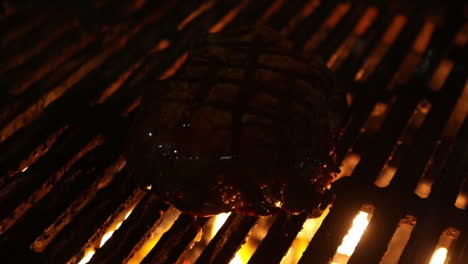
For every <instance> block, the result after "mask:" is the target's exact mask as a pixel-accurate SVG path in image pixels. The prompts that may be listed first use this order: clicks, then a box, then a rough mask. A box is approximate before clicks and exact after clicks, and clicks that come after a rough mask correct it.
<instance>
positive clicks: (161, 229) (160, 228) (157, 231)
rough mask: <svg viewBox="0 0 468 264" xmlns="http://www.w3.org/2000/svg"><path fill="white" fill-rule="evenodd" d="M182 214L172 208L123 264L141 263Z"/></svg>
mask: <svg viewBox="0 0 468 264" xmlns="http://www.w3.org/2000/svg"><path fill="white" fill-rule="evenodd" d="M181 213H182V212H181V211H179V210H177V209H176V208H175V207H172V206H171V207H170V208H169V209H168V210H167V211H166V212H165V213H164V215H163V216H161V221H156V222H155V223H154V224H153V226H152V227H151V228H150V229H149V230H148V231H147V232H146V234H145V235H144V237H143V239H142V240H141V241H140V243H139V244H138V245H137V246H136V247H135V248H134V249H133V250H132V252H131V253H130V255H129V257H128V258H127V259H125V260H124V261H123V262H122V263H127V264H138V263H141V262H142V261H143V259H144V258H145V257H146V256H147V255H148V254H149V252H150V251H151V250H152V249H153V248H154V247H155V246H156V244H157V243H158V242H159V240H160V239H161V237H162V236H163V235H164V233H166V232H167V231H168V230H169V229H170V228H171V227H172V225H173V224H174V223H175V221H176V220H177V218H179V216H180V214H181Z"/></svg>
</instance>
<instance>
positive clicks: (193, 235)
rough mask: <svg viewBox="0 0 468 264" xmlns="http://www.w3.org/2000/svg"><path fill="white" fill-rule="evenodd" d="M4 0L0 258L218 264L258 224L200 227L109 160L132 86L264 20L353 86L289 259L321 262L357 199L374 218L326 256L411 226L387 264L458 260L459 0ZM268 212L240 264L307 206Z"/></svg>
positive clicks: (462, 123)
mask: <svg viewBox="0 0 468 264" xmlns="http://www.w3.org/2000/svg"><path fill="white" fill-rule="evenodd" d="M0 3H1V4H2V5H1V6H2V7H1V8H0V32H1V33H0V35H1V36H2V38H1V40H0V47H1V48H0V49H1V51H0V61H1V63H0V84H1V87H2V88H0V153H2V155H1V156H0V256H1V257H2V258H3V259H4V260H3V261H6V262H5V263H42V262H43V263H70V264H72V263H80V264H81V263H84V261H83V258H89V261H90V262H89V263H120V262H125V263H127V262H128V263H139V262H140V261H141V263H181V264H188V263H193V262H196V263H229V262H230V261H231V260H232V259H233V258H234V256H235V255H236V252H237V253H238V252H239V248H241V246H242V244H243V242H244V240H245V239H246V237H248V236H249V235H250V236H252V234H251V233H250V232H251V231H252V230H255V229H256V228H257V227H258V226H256V228H255V229H253V227H254V226H255V225H256V224H259V223H260V221H259V220H258V219H257V218H256V217H250V216H240V215H235V214H231V215H230V216H229V217H228V219H227V221H226V222H225V223H224V225H223V226H222V227H221V229H220V230H219V231H218V232H217V233H216V235H215V236H214V237H213V238H208V237H207V235H206V232H204V233H203V232H202V231H201V230H202V228H203V230H205V231H208V230H207V229H209V228H210V227H211V224H210V219H209V218H198V219H196V218H194V217H191V216H189V215H186V214H184V213H182V214H180V215H179V212H178V211H176V210H174V209H173V208H172V207H170V206H168V205H166V204H163V203H161V202H160V201H159V200H158V199H157V198H156V197H155V196H154V195H152V194H151V193H149V192H148V193H147V192H146V191H145V190H132V189H131V188H129V187H128V186H131V183H130V182H129V181H130V179H128V178H127V170H126V168H125V159H124V158H123V155H122V153H123V147H124V143H125V136H126V133H127V132H126V131H127V130H128V127H129V126H130V124H131V120H132V118H133V116H134V112H135V111H136V110H137V108H138V106H139V104H140V100H141V92H142V87H143V86H145V85H147V83H152V82H156V81H157V80H158V79H159V78H165V77H168V76H169V75H170V74H171V73H172V72H174V71H175V69H176V67H175V66H177V60H179V62H182V61H183V58H184V56H186V55H184V54H186V51H187V50H188V49H189V48H190V46H191V45H192V44H193V43H194V41H197V40H198V39H199V38H201V37H203V35H204V34H206V33H207V32H218V31H222V30H227V29H229V28H234V27H237V26H242V25H253V24H264V25H268V26H270V27H272V28H274V29H277V30H278V31H280V32H281V33H282V34H283V35H285V36H288V37H289V38H290V39H291V40H293V41H294V44H295V47H296V49H298V50H301V51H304V56H309V55H311V54H313V53H316V54H318V55H319V56H320V57H321V59H322V60H323V61H324V62H325V63H327V65H328V66H329V67H330V68H331V69H332V70H333V71H334V72H335V73H336V74H337V76H338V83H339V85H343V86H345V87H347V88H348V89H349V94H348V97H349V98H348V99H349V102H350V108H349V111H348V115H347V117H346V119H345V121H344V123H343V131H344V132H343V135H342V137H341V139H340V142H339V143H338V145H337V154H338V159H339V161H343V160H344V161H345V162H348V163H349V161H347V160H346V157H354V158H355V161H354V163H356V164H355V167H354V169H353V170H350V171H351V173H349V174H351V175H345V176H348V177H343V178H342V179H340V180H339V181H337V182H336V184H335V185H334V187H333V189H334V192H335V193H336V194H337V200H336V202H335V203H334V205H333V207H331V208H330V211H329V213H328V215H327V216H326V217H325V218H324V220H323V222H322V223H321V225H320V227H318V230H317V232H316V233H315V235H314V236H313V237H312V240H311V241H310V243H308V245H307V246H306V249H305V251H304V252H296V253H295V254H297V255H298V257H297V258H298V259H299V258H300V260H299V263H324V264H325V263H330V261H331V259H333V257H334V255H335V253H336V251H337V249H338V247H339V246H340V244H341V242H342V240H343V238H344V237H345V235H346V234H347V232H348V230H350V228H351V226H352V224H353V223H352V221H353V218H354V217H355V216H356V214H357V213H358V212H359V210H364V209H363V208H372V218H370V222H369V225H368V226H367V229H365V232H364V234H363V235H362V237H361V239H360V241H359V243H358V245H357V246H356V248H355V250H354V253H353V254H352V255H351V256H349V257H350V258H349V260H347V262H346V261H344V260H343V261H342V260H339V261H341V262H338V263H339V264H342V263H350V264H351V263H379V262H380V261H381V259H382V258H383V257H384V256H385V257H387V260H388V259H389V258H391V257H388V256H389V255H392V254H397V253H391V252H390V251H391V250H395V251H398V250H396V249H395V248H398V246H396V245H393V244H392V243H397V242H394V237H395V236H397V233H398V232H399V231H398V230H399V226H402V225H403V224H402V223H403V222H404V223H408V221H409V222H411V223H410V225H411V227H412V230H411V231H410V233H408V234H406V236H407V239H408V241H407V243H406V244H405V245H401V244H400V249H399V250H400V251H401V257H400V258H399V261H398V263H415V262H417V263H429V261H430V259H431V257H432V255H433V253H434V252H435V251H436V250H437V249H439V248H442V251H440V254H443V253H444V252H445V251H444V250H445V249H446V250H447V252H448V255H447V259H448V262H446V263H468V253H467V250H466V249H467V246H468V235H467V233H468V226H467V224H466V223H467V222H468V216H467V211H466V209H460V208H458V207H456V206H455V204H456V201H457V197H459V192H460V191H461V190H462V189H463V188H464V189H465V191H466V185H467V183H466V181H467V180H468V178H467V177H468V174H467V171H468V167H467V164H468V163H467V162H466V160H467V159H468V154H467V153H468V138H467V135H468V118H467V113H466V109H464V108H463V106H464V105H466V102H464V101H466V95H464V93H466V90H467V89H468V88H467V87H468V86H467V85H468V80H467V76H468V74H467V71H468V70H467V64H466V61H468V57H467V54H468V53H467V52H466V51H467V47H466V44H467V41H466V40H467V39H468V30H467V29H468V24H467V23H468V22H467V17H466V14H465V17H464V16H463V15H462V14H461V13H462V10H463V8H465V9H466V8H467V5H466V4H464V3H463V1H460V2H456V1H454V2H453V3H442V2H441V3H435V2H434V3H433V4H427V5H425V7H424V8H420V5H421V4H422V3H423V1H414V2H410V3H409V2H408V3H404V2H402V1H388V2H385V1H383V2H382V1H339V0H332V1H318V0H307V1H306V0H304V1H292V2H289V1H283V0H275V1H266V0H260V1H257V0H255V1H254V0H238V1H236V0H229V1H220V0H206V1H203V0H197V1H177V0H165V1H145V0H142V1H130V0H124V1H115V0H100V1H89V0H86V1H71V2H70V3H68V2H67V5H68V4H69V5H68V6H65V5H63V4H61V3H59V1H51V2H50V3H49V4H42V5H38V4H36V3H34V2H33V1H21V2H19V3H16V2H13V1H9V0H3V1H0ZM418 5H419V6H418ZM463 95H464V96H463ZM460 98H462V99H460ZM463 100H464V101H463ZM424 105H427V106H429V107H427V108H425V110H424V109H423V110H424V111H425V112H424V113H423V114H424V116H423V117H421V116H418V117H417V116H416V115H417V114H418V113H419V114H421V113H422V112H421V111H419V112H418V109H419V110H421V107H422V106H424ZM454 109H461V110H460V111H459V112H457V113H456V114H452V112H453V111H454ZM379 111H380V112H379ZM416 118H419V119H418V120H416ZM356 157H358V158H356ZM385 173H389V175H391V176H385ZM379 175H380V176H379ZM385 177H387V178H386V179H385V180H383V179H381V178H385ZM376 180H377V182H376ZM385 181H386V183H385ZM379 182H380V183H379ZM464 182H465V183H464ZM463 184H464V186H465V187H462V186H463ZM377 185H378V186H377ZM152 188H156V187H153V186H152ZM418 195H419V196H418ZM420 196H422V198H421V197H420ZM363 206H364V207H363ZM130 212H131V214H129V213H130ZM402 219H406V220H402ZM408 219H410V220H411V221H410V220H408ZM268 221H269V224H268V225H265V226H267V227H265V230H263V232H265V233H266V236H264V238H262V239H261V241H256V242H255V243H257V245H256V246H255V247H256V249H255V250H254V252H251V253H252V254H251V257H250V260H249V263H280V262H281V261H282V259H283V262H281V263H283V264H286V260H285V258H284V256H285V255H286V254H287V252H288V250H291V245H292V244H294V243H293V242H294V240H295V239H296V237H297V236H298V233H299V232H300V231H301V228H302V227H303V225H304V222H305V221H306V216H304V215H298V216H291V215H286V214H280V215H278V216H276V217H273V218H271V219H269V220H268ZM402 221H403V222H402ZM405 221H406V222H405ZM163 225H167V226H163ZM112 232H113V233H112ZM401 232H402V231H401ZM110 234H112V235H110ZM398 234H399V233H398ZM200 237H201V241H200V242H198V243H196V241H197V239H199V238H200ZM107 239H108V240H107ZM104 241H105V243H104ZM447 241H453V243H452V244H450V243H449V242H447ZM389 243H390V244H389ZM399 243H403V242H399ZM202 244H204V245H206V247H203V246H202ZM389 245H390V247H389ZM246 246H249V245H248V244H247V245H246ZM201 248H202V249H203V251H202V252H201V255H200V256H199V257H198V259H196V260H195V259H190V261H189V257H190V256H196V255H197V254H192V253H191V252H192V251H193V250H199V249H201ZM388 249H389V250H390V251H388ZM11 252H18V254H11ZM398 254H399V253H398ZM301 255H302V256H301ZM392 256H394V255H392ZM385 257H384V258H385ZM396 258H398V256H397V257H396ZM240 259H242V258H240V257H239V256H236V258H235V259H234V261H240ZM192 261H193V262H192ZM234 261H233V262H232V263H244V262H234ZM396 261H397V260H395V261H394V262H391V263H396Z"/></svg>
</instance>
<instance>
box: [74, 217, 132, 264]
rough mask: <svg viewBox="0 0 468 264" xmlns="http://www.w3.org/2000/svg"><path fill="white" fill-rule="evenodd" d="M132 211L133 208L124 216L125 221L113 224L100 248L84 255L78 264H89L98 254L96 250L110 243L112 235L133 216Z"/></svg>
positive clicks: (89, 250)
mask: <svg viewBox="0 0 468 264" xmlns="http://www.w3.org/2000/svg"><path fill="white" fill-rule="evenodd" d="M132 211H133V208H131V209H130V210H129V211H128V212H127V213H126V214H125V216H124V218H123V220H121V221H116V222H115V223H114V224H112V225H111V226H110V227H109V228H108V229H107V230H106V232H105V233H104V235H103V236H102V238H101V240H100V242H99V247H96V248H89V249H88V250H87V251H86V253H85V254H84V256H83V258H82V259H81V260H80V261H79V262H78V264H86V263H88V262H89V261H90V260H91V258H92V257H93V255H94V253H96V249H98V248H102V247H103V246H104V244H106V243H107V241H109V239H110V238H111V237H112V235H113V234H114V232H115V231H116V230H117V229H119V228H120V226H121V225H122V223H123V222H124V221H125V220H127V218H128V217H129V216H130V215H131V214H132Z"/></svg>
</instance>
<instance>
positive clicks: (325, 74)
mask: <svg viewBox="0 0 468 264" xmlns="http://www.w3.org/2000/svg"><path fill="white" fill-rule="evenodd" d="M345 107H346V102H345V98H344V93H343V92H342V91H341V90H340V89H338V88H336V87H335V85H334V81H333V78H332V75H331V73H330V72H329V71H328V70H327V69H326V67H325V66H323V64H321V63H319V62H318V61H314V60H312V61H311V60H310V59H305V58H304V57H303V56H301V55H300V54H297V53H295V52H294V51H293V47H292V44H291V43H290V42H289V41H287V40H285V39H283V38H282V37H281V36H280V35H279V34H277V33H276V32H274V31H271V30H269V29H266V28H253V29H242V30H237V31H231V32H226V33H222V34H213V35H210V36H208V37H207V38H206V39H205V40H204V41H202V42H200V43H199V44H198V45H197V46H196V47H194V48H193V49H192V51H191V52H190V53H189V56H188V59H187V61H186V62H185V64H184V65H183V66H182V67H181V69H179V71H178V72H177V73H176V74H175V75H174V76H173V77H171V78H169V79H167V80H162V81H159V82H158V83H156V84H153V85H151V86H148V87H146V93H145V95H144V98H143V102H142V107H141V109H140V113H139V116H138V118H137V120H136V122H135V125H134V127H133V129H132V131H131V134H130V144H129V149H128V162H129V167H130V170H131V173H132V175H133V176H132V177H135V179H136V181H137V182H138V183H139V184H140V185H141V186H142V187H145V186H150V185H151V186H152V191H154V192H156V193H157V194H158V195H159V196H160V197H161V199H163V200H164V201H167V202H169V203H171V204H173V205H174V206H176V207H177V208H179V209H180V210H182V211H186V212H190V213H193V214H195V215H213V214H218V213H221V212H226V211H233V212H237V213H241V214H249V215H271V214H275V213H277V212H279V210H285V211H287V212H290V213H302V212H306V213H311V214H312V215H317V212H318V213H320V211H321V210H323V209H324V207H326V204H327V203H329V201H328V200H329V198H330V194H329V193H328V191H327V187H328V186H329V185H330V183H331V182H332V181H333V179H334V177H335V174H336V171H337V166H336V164H335V158H334V152H333V146H334V139H335V134H336V126H337V123H338V122H339V121H340V119H341V117H342V116H343V112H344V110H345Z"/></svg>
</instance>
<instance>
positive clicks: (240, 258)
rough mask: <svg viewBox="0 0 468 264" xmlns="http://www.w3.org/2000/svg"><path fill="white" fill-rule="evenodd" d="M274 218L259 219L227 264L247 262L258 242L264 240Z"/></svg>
mask: <svg viewBox="0 0 468 264" xmlns="http://www.w3.org/2000/svg"><path fill="white" fill-rule="evenodd" d="M273 219H274V216H268V217H260V218H259V219H258V220H257V222H256V223H255V225H254V227H253V228H252V230H251V231H250V235H249V236H248V237H247V239H246V240H245V243H244V244H243V245H242V246H241V248H240V249H239V250H238V251H237V252H236V255H235V256H234V258H233V259H232V260H231V262H229V264H242V263H247V262H249V260H250V258H251V257H252V255H253V254H254V253H255V250H257V248H258V246H259V245H260V242H261V241H262V240H263V239H264V238H265V236H266V235H267V233H268V230H269V229H270V227H271V225H272V224H273Z"/></svg>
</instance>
